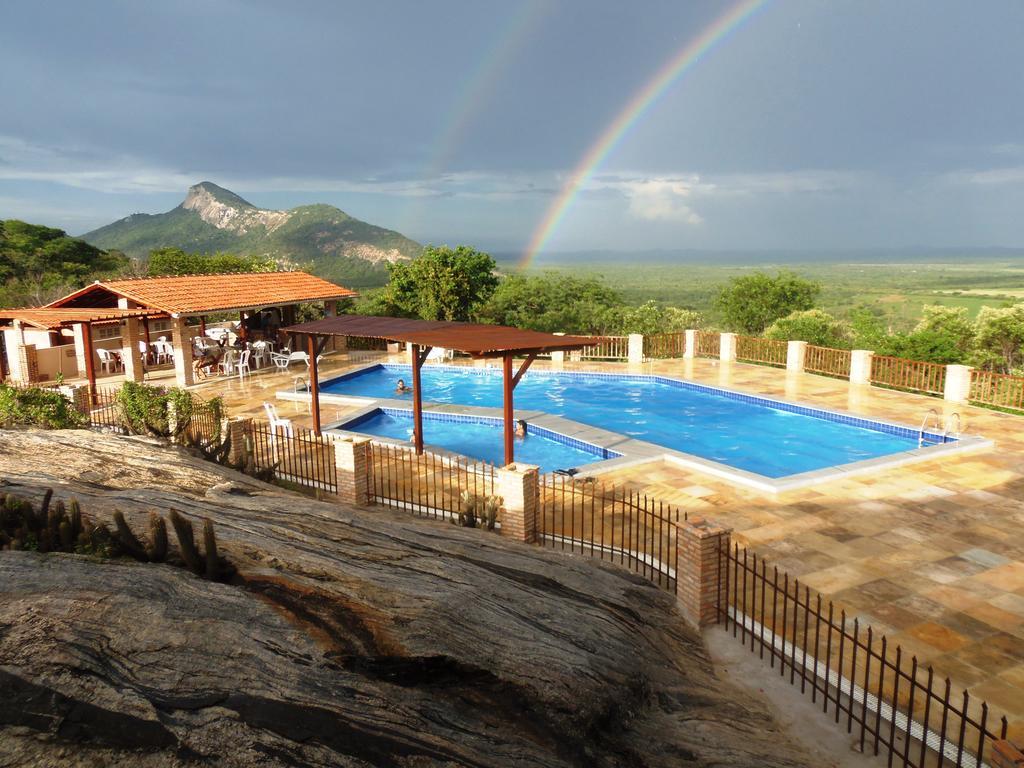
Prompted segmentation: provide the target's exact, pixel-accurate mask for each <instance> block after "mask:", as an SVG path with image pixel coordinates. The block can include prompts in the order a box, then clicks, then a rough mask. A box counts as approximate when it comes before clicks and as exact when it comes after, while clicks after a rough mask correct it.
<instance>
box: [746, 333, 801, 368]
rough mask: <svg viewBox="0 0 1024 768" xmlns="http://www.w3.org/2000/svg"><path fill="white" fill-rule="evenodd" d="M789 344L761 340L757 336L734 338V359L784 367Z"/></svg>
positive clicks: (775, 340)
mask: <svg viewBox="0 0 1024 768" xmlns="http://www.w3.org/2000/svg"><path fill="white" fill-rule="evenodd" d="M788 354H789V343H788V342H785V341H779V340H777V339H762V338H760V337H757V336H737V337H736V359H737V360H741V361H744V362H748V363H763V364H765V365H780V366H785V365H786V357H787V356H788Z"/></svg>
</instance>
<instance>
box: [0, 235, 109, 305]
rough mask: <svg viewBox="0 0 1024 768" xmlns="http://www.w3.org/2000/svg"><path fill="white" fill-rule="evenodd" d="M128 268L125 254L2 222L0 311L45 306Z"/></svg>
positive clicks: (63, 236)
mask: <svg viewBox="0 0 1024 768" xmlns="http://www.w3.org/2000/svg"><path fill="white" fill-rule="evenodd" d="M128 267H129V260H128V258H127V257H125V255H124V254H122V253H120V252H118V251H110V252H107V251H101V250H100V249H99V248H94V247H93V246H91V245H89V244H88V243H86V242H84V241H83V240H78V239H76V238H73V237H68V236H67V234H66V233H65V232H64V231H63V230H60V229H53V228H51V227H42V226H39V225H37V224H26V223H25V222H24V221H18V220H16V219H8V220H6V221H4V220H0V306H8V307H10V306H25V305H27V304H43V303H45V302H47V301H50V300H52V299H54V298H56V297H57V296H60V295H61V294H63V293H67V292H70V291H71V290H73V289H75V288H78V287H80V286H81V285H82V284H83V283H85V282H88V281H89V280H93V279H95V278H98V277H108V276H111V275H116V274H118V273H120V272H123V271H124V270H126V269H128Z"/></svg>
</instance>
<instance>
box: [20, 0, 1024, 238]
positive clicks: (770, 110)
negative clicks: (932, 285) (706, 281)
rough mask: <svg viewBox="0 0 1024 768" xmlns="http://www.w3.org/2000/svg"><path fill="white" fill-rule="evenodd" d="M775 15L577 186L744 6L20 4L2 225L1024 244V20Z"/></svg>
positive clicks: (966, 8)
mask: <svg viewBox="0 0 1024 768" xmlns="http://www.w3.org/2000/svg"><path fill="white" fill-rule="evenodd" d="M755 5H756V7H754V8H753V10H752V12H750V13H748V14H745V15H744V18H743V20H742V21H741V23H739V24H736V25H735V26H734V27H732V28H731V29H729V31H728V32H727V33H726V34H724V35H723V36H722V37H721V38H720V39H718V40H717V42H714V43H713V44H712V45H710V46H709V47H708V49H707V50H706V51H704V53H703V54H702V55H701V56H700V57H698V58H697V60H696V61H695V62H694V63H693V64H692V65H690V66H688V67H685V68H683V71H682V72H681V74H680V75H679V76H678V77H675V78H672V79H671V81H670V82H668V83H666V87H665V88H664V89H663V90H661V91H660V92H659V95H658V96H657V98H656V99H654V100H653V102H652V103H651V104H650V105H649V106H648V107H647V108H646V109H644V110H641V111H640V113H639V114H638V115H637V116H636V119H635V120H632V121H628V122H627V124H626V128H625V131H624V132H623V133H622V136H621V138H619V139H618V141H615V142H614V143H612V144H611V146H610V147H608V151H607V152H606V153H605V154H604V155H603V156H602V157H601V158H600V162H598V163H595V164H593V166H592V167H587V168H586V170H587V173H586V174H584V177H583V178H578V177H575V176H574V175H573V174H574V169H575V170H578V169H579V168H580V164H581V162H583V161H584V160H585V159H586V158H587V156H588V152H589V151H591V150H592V148H593V147H594V146H595V143H596V142H598V141H599V140H600V139H601V137H602V135H604V134H606V132H607V131H608V129H609V126H611V125H613V124H614V122H615V121H616V119H617V118H620V116H622V115H623V114H624V110H626V109H627V108H628V106H629V104H630V102H631V100H632V99H634V97H635V96H636V95H637V94H638V93H640V92H641V91H642V89H643V88H644V87H645V85H647V84H648V83H650V82H651V80H652V78H654V77H655V76H656V75H657V74H658V72H659V71H661V70H662V68H663V67H664V66H665V63H666V62H667V61H670V60H671V59H672V57H673V56H676V55H677V54H678V53H679V52H680V51H681V50H683V49H684V48H685V47H686V46H687V45H691V44H693V43H694V41H697V40H699V39H700V38H701V35H702V34H705V33H706V32H707V30H708V29H709V28H710V27H712V26H713V25H714V24H715V22H716V20H720V19H721V18H722V17H723V16H724V15H726V14H729V13H730V11H734V10H735V9H736V6H737V3H735V2H704V1H702V0H693V1H691V2H678V0H668V1H666V2H661V1H660V0H637V2H633V3H623V2H619V1H618V0H615V1H614V2H604V0H533V1H531V2H521V3H516V2H513V1H512V0H501V2H497V1H496V0H495V1H491V0H467V1H466V2H455V1H452V0H434V1H432V2H429V3H423V2H419V1H416V0H409V1H408V2H390V1H389V0H375V2H372V3H366V2H359V3H356V2H314V1H313V0H307V1H306V2H301V3H281V2H262V1H252V2H249V1H246V0H217V1H216V2H209V1H207V0H178V1H177V2H174V3H140V2H135V0H123V1H121V2H118V1H116V0H110V1H108V2H92V1H91V0H75V2H67V3H60V2H47V3H39V2H37V1H35V0H32V1H31V2H21V1H20V0H6V1H5V3H4V8H3V14H2V23H0V218H21V219H25V220H28V221H32V222H35V223H40V224H47V225H50V226H57V227H60V228H62V229H66V230H67V231H68V232H70V233H72V234H80V233H83V232H86V231H88V230H90V229H93V228H95V227H98V226H101V225H103V224H107V223H109V222H111V221H113V220H115V219H119V218H121V217H123V216H126V215H128V214H130V213H134V212H147V213H158V212H162V211H166V210H169V209H171V208H173V207H174V206H175V205H177V204H178V203H179V202H180V201H181V200H182V199H183V198H184V195H185V192H186V190H187V188H188V186H189V185H191V184H194V183H197V182H199V181H202V180H210V181H213V182H215V183H217V184H220V185H221V186H224V187H227V188H229V189H231V190H232V191H234V192H236V193H238V194H240V195H242V196H243V197H245V198H246V199H248V200H249V201H250V202H252V203H254V204H255V205H258V206H260V207H264V208H288V207H292V206H295V205H303V204H308V203H314V202H324V203H330V204H332V205H336V206H338V207H340V208H342V209H344V210H345V211H347V212H348V213H350V214H351V215H353V216H356V217H358V218H361V219H364V220H366V221H369V222H372V223H374V224H378V225H381V226H385V227H389V228H393V229H397V230H399V231H401V232H402V233H403V234H406V235H408V236H410V237H412V238H414V239H416V240H419V241H421V242H429V243H448V244H452V245H454V244H456V243H467V244H470V245H474V246H476V247H479V248H483V249H487V250H492V251H502V252H517V251H522V250H523V249H525V248H527V246H528V244H529V243H530V242H531V240H532V241H533V242H534V243H535V244H537V247H538V249H539V250H540V251H541V252H542V253H557V252H562V251H586V250H597V249H610V250H645V249H669V250H673V249H679V250H682V249H727V250H736V249H741V250H765V249H772V250H777V249H793V250H807V249H850V248H855V249H860V248H893V247H960V246H985V247H993V246H998V247H1020V246H1024V76H1022V75H1024V46H1022V45H1020V39H1021V36H1022V33H1024V3H1021V2H1019V0H986V2H985V3H982V4H979V3H975V2H967V1H964V2H955V1H954V0H947V1H946V2H940V3H936V2H932V1H931V0H928V1H925V0H903V1H901V2H892V1H891V0H830V1H829V2H822V1H821V0H765V1H764V2H761V3H757V4H755ZM574 183H578V189H576V190H575V191H574V192H573V194H567V185H572V184H574ZM569 191H570V192H572V191H573V189H569ZM559 206H560V207H559ZM556 208H557V210H556ZM553 213H557V214H558V215H557V216H554V215H553ZM546 225H547V229H544V230H543V232H541V234H543V237H538V232H540V231H541V230H542V228H544V227H545V226H546ZM538 241H539V243H538Z"/></svg>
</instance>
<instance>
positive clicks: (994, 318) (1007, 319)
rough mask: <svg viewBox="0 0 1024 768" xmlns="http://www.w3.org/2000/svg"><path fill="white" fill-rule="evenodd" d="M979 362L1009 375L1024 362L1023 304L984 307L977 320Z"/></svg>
mask: <svg viewBox="0 0 1024 768" xmlns="http://www.w3.org/2000/svg"><path fill="white" fill-rule="evenodd" d="M975 327H976V337H975V338H976V342H977V356H978V358H979V360H978V362H980V363H981V364H982V365H985V366H986V367H989V368H999V369H1001V370H1002V371H1003V372H1005V373H1009V372H1010V371H1012V370H1013V369H1014V368H1015V367H1017V366H1018V365H1020V363H1021V349H1022V347H1024V303H1021V304H1014V305H1013V306H1012V307H1000V308H998V309H997V308H995V307H982V308H981V311H980V312H979V313H978V319H977V321H976V325H975Z"/></svg>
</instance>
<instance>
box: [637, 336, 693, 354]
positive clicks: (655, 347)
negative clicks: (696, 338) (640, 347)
mask: <svg viewBox="0 0 1024 768" xmlns="http://www.w3.org/2000/svg"><path fill="white" fill-rule="evenodd" d="M685 353H686V333H685V332H683V331H680V332H679V333H656V334H653V335H650V336H644V357H648V358H675V357H682V356H683V355H684V354H685Z"/></svg>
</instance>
